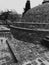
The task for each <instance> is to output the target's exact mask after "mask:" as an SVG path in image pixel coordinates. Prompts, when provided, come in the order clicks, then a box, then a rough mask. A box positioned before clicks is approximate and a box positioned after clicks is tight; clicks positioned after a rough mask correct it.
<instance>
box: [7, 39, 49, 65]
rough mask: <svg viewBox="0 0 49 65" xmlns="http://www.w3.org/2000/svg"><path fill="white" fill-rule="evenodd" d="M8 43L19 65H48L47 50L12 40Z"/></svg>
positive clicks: (40, 46)
mask: <svg viewBox="0 0 49 65" xmlns="http://www.w3.org/2000/svg"><path fill="white" fill-rule="evenodd" d="M8 42H9V44H10V45H11V48H12V49H13V52H14V53H15V55H16V57H17V59H18V61H19V62H20V65H49V50H48V49H47V48H45V47H43V46H42V45H39V44H37V45H35V44H33V43H27V42H24V41H19V40H16V39H14V38H12V39H10V40H8Z"/></svg>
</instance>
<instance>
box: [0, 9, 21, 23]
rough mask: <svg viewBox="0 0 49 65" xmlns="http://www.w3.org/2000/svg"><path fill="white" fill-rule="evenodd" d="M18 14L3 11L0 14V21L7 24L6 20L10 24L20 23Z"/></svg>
mask: <svg viewBox="0 0 49 65" xmlns="http://www.w3.org/2000/svg"><path fill="white" fill-rule="evenodd" d="M20 18H21V17H20V14H18V13H17V12H13V11H9V10H8V11H5V12H2V13H1V14H0V20H2V22H3V21H4V22H3V23H7V20H9V21H11V22H14V21H15V22H18V21H20Z"/></svg>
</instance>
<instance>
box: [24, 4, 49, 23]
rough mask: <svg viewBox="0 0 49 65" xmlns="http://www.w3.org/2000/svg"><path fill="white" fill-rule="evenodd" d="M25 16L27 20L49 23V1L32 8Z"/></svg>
mask: <svg viewBox="0 0 49 65" xmlns="http://www.w3.org/2000/svg"><path fill="white" fill-rule="evenodd" d="M23 18H24V19H25V20H24V21H25V22H39V23H49V3H44V4H41V5H38V6H36V7H34V8H32V9H30V10H29V11H27V12H26V14H25V15H24V17H23Z"/></svg>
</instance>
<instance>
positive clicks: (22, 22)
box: [13, 22, 49, 24]
mask: <svg viewBox="0 0 49 65" xmlns="http://www.w3.org/2000/svg"><path fill="white" fill-rule="evenodd" d="M14 23H19V24H49V23H33V22H14ZM14 23H13V24H14Z"/></svg>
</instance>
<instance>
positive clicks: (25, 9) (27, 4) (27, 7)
mask: <svg viewBox="0 0 49 65" xmlns="http://www.w3.org/2000/svg"><path fill="white" fill-rule="evenodd" d="M30 8H31V7H30V1H29V0H27V2H26V5H25V8H24V12H23V16H24V14H25V13H26V12H27V11H28V10H29V9H30Z"/></svg>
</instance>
